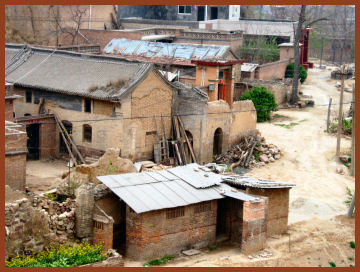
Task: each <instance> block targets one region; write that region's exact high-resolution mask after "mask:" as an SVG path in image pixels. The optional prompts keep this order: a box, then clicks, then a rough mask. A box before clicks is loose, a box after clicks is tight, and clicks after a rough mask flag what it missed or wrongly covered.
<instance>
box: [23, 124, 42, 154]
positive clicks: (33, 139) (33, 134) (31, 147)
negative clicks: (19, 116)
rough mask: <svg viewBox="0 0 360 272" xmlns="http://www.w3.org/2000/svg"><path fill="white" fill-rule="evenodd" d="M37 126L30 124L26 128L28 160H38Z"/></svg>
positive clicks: (38, 126)
mask: <svg viewBox="0 0 360 272" xmlns="http://www.w3.org/2000/svg"><path fill="white" fill-rule="evenodd" d="M39 128H40V125H39V124H31V125H28V126H27V127H26V134H27V138H28V139H27V148H28V154H27V159H28V160H38V159H39V153H40V152H39Z"/></svg>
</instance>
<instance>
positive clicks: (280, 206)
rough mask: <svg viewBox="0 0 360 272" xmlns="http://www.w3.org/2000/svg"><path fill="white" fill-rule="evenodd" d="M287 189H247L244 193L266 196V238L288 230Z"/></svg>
mask: <svg viewBox="0 0 360 272" xmlns="http://www.w3.org/2000/svg"><path fill="white" fill-rule="evenodd" d="M289 191H290V189H289V188H282V189H258V188H247V189H246V193H249V194H252V195H261V196H266V197H268V199H269V202H268V218H267V222H266V225H267V236H271V235H273V234H282V233H285V232H286V231H287V229H288V216H289Z"/></svg>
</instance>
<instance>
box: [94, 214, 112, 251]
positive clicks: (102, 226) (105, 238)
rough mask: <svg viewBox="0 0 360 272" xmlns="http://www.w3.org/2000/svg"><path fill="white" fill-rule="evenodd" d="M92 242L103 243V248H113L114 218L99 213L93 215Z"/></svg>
mask: <svg viewBox="0 0 360 272" xmlns="http://www.w3.org/2000/svg"><path fill="white" fill-rule="evenodd" d="M111 219H112V218H111ZM93 220H94V232H93V243H94V244H100V243H103V244H104V247H103V248H104V250H108V249H111V248H113V227H114V220H110V219H109V218H107V217H105V216H101V215H97V214H96V215H94V217H93Z"/></svg>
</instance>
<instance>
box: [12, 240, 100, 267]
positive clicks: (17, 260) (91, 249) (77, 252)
mask: <svg viewBox="0 0 360 272" xmlns="http://www.w3.org/2000/svg"><path fill="white" fill-rule="evenodd" d="M102 248H103V246H102V245H90V244H89V242H87V241H85V242H82V243H81V244H73V245H69V244H67V245H60V246H58V247H54V246H50V247H48V248H47V249H46V250H43V251H41V252H39V253H34V252H31V253H27V254H25V253H23V254H22V255H19V256H16V257H14V258H11V259H10V260H7V261H5V266H6V267H70V266H80V265H83V264H88V263H94V262H98V261H102V260H104V259H105V257H106V254H105V253H104V252H103V251H102Z"/></svg>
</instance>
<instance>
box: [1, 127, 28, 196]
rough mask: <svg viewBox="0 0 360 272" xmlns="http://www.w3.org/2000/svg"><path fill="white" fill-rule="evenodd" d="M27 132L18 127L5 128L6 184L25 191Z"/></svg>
mask: <svg viewBox="0 0 360 272" xmlns="http://www.w3.org/2000/svg"><path fill="white" fill-rule="evenodd" d="M26 142H27V136H26V133H25V132H23V131H20V130H17V129H12V128H6V130H5V184H7V185H9V186H10V187H11V188H12V189H14V190H20V191H25V184H26V152H27V148H26Z"/></svg>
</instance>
